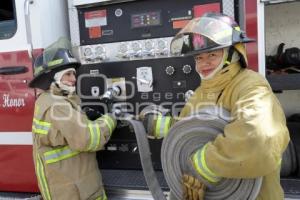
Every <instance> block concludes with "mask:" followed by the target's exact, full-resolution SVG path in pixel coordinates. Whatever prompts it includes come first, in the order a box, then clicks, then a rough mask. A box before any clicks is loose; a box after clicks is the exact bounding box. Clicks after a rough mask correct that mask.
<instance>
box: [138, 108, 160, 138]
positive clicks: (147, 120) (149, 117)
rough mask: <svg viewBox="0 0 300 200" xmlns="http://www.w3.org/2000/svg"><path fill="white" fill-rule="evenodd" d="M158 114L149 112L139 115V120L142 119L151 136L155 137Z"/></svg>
mask: <svg viewBox="0 0 300 200" xmlns="http://www.w3.org/2000/svg"><path fill="white" fill-rule="evenodd" d="M157 116H158V115H156V114H153V113H149V114H146V115H144V116H142V117H141V116H140V117H139V120H141V122H142V123H143V125H144V127H145V130H146V133H147V135H148V137H149V138H155V124H156V120H157Z"/></svg>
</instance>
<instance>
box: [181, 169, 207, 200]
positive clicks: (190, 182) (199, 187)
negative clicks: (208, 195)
mask: <svg viewBox="0 0 300 200" xmlns="http://www.w3.org/2000/svg"><path fill="white" fill-rule="evenodd" d="M182 189H183V200H203V199H204V195H205V190H206V186H205V185H204V183H202V182H201V181H199V180H198V179H197V178H195V177H194V176H191V175H188V174H183V176H182Z"/></svg>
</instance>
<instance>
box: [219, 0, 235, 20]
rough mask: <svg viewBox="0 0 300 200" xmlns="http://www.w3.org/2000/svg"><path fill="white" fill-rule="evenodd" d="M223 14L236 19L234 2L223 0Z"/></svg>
mask: <svg viewBox="0 0 300 200" xmlns="http://www.w3.org/2000/svg"><path fill="white" fill-rule="evenodd" d="M222 3H223V13H224V14H226V15H229V16H232V17H234V0H223V2H222Z"/></svg>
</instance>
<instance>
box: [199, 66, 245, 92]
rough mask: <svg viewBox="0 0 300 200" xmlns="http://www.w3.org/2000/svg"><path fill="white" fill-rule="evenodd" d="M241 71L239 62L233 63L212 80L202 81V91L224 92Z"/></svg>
mask: <svg viewBox="0 0 300 200" xmlns="http://www.w3.org/2000/svg"><path fill="white" fill-rule="evenodd" d="M241 69H242V68H241V66H240V64H239V62H236V63H232V64H230V65H229V66H227V67H226V68H224V69H222V70H221V71H219V72H218V73H217V74H216V75H215V76H214V77H213V78H212V79H209V80H202V81H201V85H200V89H201V90H204V91H206V92H219V91H222V90H223V89H224V88H225V87H226V86H227V85H228V84H229V83H230V81H231V80H232V79H233V77H235V76H236V75H237V74H238V72H239V71H240V70H241Z"/></svg>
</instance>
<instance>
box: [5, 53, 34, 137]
mask: <svg viewBox="0 0 300 200" xmlns="http://www.w3.org/2000/svg"><path fill="white" fill-rule="evenodd" d="M13 66H25V67H27V69H28V72H26V73H24V74H16V75H0V123H1V124H0V134H1V132H10V131H21V132H24V131H31V123H32V116H33V110H34V101H35V93H34V90H33V89H30V88H28V86H27V83H28V82H29V81H30V80H31V79H32V76H33V72H32V59H31V58H30V57H29V55H28V51H15V52H6V53H0V67H13Z"/></svg>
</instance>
